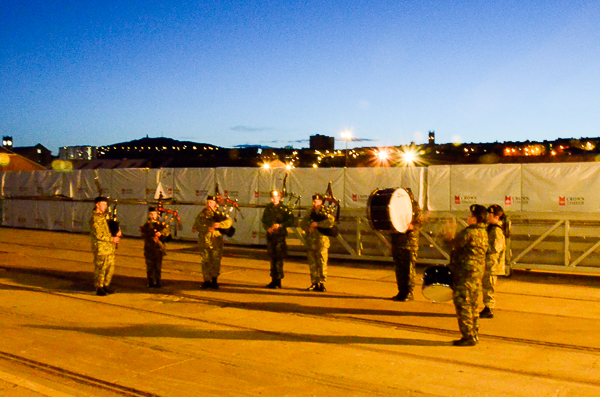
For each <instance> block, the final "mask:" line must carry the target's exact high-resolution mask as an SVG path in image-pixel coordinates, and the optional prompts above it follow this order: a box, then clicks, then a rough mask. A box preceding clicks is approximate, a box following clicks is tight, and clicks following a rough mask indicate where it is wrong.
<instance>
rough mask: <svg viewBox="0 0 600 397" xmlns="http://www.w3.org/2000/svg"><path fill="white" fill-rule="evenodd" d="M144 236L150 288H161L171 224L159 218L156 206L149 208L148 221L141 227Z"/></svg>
mask: <svg viewBox="0 0 600 397" xmlns="http://www.w3.org/2000/svg"><path fill="white" fill-rule="evenodd" d="M140 230H141V232H142V237H143V238H144V258H145V259H146V275H147V276H148V287H149V288H160V287H161V284H160V279H161V270H162V261H163V256H165V255H166V254H167V248H166V247H165V244H164V241H166V237H167V236H169V225H167V224H165V223H164V222H160V221H159V220H158V211H157V210H156V208H155V207H150V208H148V221H147V222H146V223H144V225H142V226H141V227H140Z"/></svg>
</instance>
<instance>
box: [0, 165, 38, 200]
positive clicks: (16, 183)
mask: <svg viewBox="0 0 600 397" xmlns="http://www.w3.org/2000/svg"><path fill="white" fill-rule="evenodd" d="M36 190H37V189H36V186H35V174H34V173H33V172H32V171H9V172H7V173H6V176H5V188H4V196H5V197H33V196H35V194H36Z"/></svg>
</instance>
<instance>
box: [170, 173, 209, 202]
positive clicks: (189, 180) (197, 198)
mask: <svg viewBox="0 0 600 397" xmlns="http://www.w3.org/2000/svg"><path fill="white" fill-rule="evenodd" d="M173 179H174V181H175V196H174V198H175V200H176V201H181V202H185V203H204V202H205V201H206V196H207V195H209V194H214V190H215V170H214V168H176V169H175V172H174V176H173Z"/></svg>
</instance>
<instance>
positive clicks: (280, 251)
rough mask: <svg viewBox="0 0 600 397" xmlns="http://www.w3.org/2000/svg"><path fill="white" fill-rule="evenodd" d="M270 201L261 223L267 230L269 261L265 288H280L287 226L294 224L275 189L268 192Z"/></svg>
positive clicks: (290, 213)
mask: <svg viewBox="0 0 600 397" xmlns="http://www.w3.org/2000/svg"><path fill="white" fill-rule="evenodd" d="M270 196H271V202H270V203H269V204H267V206H266V207H265V210H264V212H263V215H262V218H261V223H262V226H263V228H264V229H265V230H266V231H267V253H268V254H269V258H270V261H271V282H270V283H269V284H267V288H281V280H282V279H283V276H284V274H283V260H284V258H285V257H286V256H287V244H286V242H285V238H286V236H287V228H288V227H291V226H294V223H295V219H294V215H293V214H292V211H291V210H290V209H289V207H288V206H287V205H285V204H284V203H283V202H282V201H281V196H280V195H279V192H278V191H277V190H273V191H271V193H270Z"/></svg>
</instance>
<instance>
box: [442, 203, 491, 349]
mask: <svg viewBox="0 0 600 397" xmlns="http://www.w3.org/2000/svg"><path fill="white" fill-rule="evenodd" d="M470 211H471V213H470V215H469V218H468V219H467V227H466V228H465V229H463V230H462V231H461V232H460V233H458V234H457V235H456V237H455V238H454V239H453V240H452V252H451V254H450V264H449V265H448V266H449V267H450V270H451V271H452V283H453V292H452V300H453V301H454V307H455V308H456V316H457V317H458V327H459V329H460V332H461V334H462V338H461V339H459V340H455V341H454V342H452V344H453V345H454V346H475V345H476V344H477V341H478V340H479V337H478V332H479V312H478V311H477V303H478V302H477V301H478V298H479V291H480V290H481V279H482V277H483V271H484V269H485V253H486V251H487V249H488V235H487V230H486V219H487V210H486V208H485V207H484V206H482V205H478V204H473V205H471V207H470Z"/></svg>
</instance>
